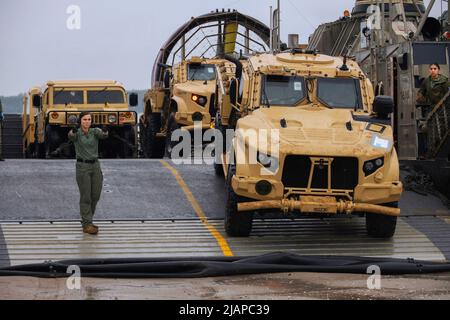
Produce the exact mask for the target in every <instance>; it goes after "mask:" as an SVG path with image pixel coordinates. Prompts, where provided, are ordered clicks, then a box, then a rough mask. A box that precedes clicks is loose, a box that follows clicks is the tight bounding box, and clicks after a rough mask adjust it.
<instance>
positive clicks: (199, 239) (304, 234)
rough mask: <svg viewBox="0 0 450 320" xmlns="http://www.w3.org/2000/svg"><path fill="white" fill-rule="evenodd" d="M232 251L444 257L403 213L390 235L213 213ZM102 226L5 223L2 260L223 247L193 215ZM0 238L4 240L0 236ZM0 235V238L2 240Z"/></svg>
mask: <svg viewBox="0 0 450 320" xmlns="http://www.w3.org/2000/svg"><path fill="white" fill-rule="evenodd" d="M209 221H210V224H211V226H213V227H215V228H216V229H217V230H220V231H219V232H220V233H222V235H223V237H224V239H225V241H226V242H227V243H228V245H229V247H230V249H231V251H232V255H233V256H236V257H242V256H257V255H262V254H267V253H273V252H290V253H295V254H299V255H334V256H366V257H389V258H404V259H406V258H414V259H417V260H428V261H445V260H446V257H445V256H444V254H443V253H442V252H441V250H440V249H439V248H438V247H437V246H435V245H434V244H433V242H432V241H430V239H428V237H427V236H426V235H425V234H423V233H422V232H420V231H418V230H417V229H416V228H414V227H412V226H411V225H410V224H409V223H407V222H406V221H405V220H404V219H400V220H399V223H398V227H397V232H396V235H395V237H394V238H393V239H384V240H383V239H373V238H370V237H368V236H367V235H366V231H365V224H364V219H361V218H352V219H350V218H337V219H334V218H327V219H294V220H290V219H266V220H262V219H258V220H255V222H254V229H253V231H252V233H251V235H250V237H248V238H230V237H227V236H225V235H224V234H223V231H222V230H223V220H222V219H210V220H209ZM97 224H98V226H99V227H100V233H99V235H98V236H90V235H86V234H83V233H82V232H81V228H80V224H79V222H64V221H61V222H53V223H50V222H23V223H18V222H3V223H0V228H1V229H0V230H1V232H2V234H3V237H4V240H3V241H4V243H3V244H2V243H0V250H1V254H0V265H1V266H6V265H12V266H14V265H23V264H32V263H42V262H45V261H58V260H68V259H69V260H71V259H89V258H96V259H99V258H100V259H102V258H156V257H158V258H182V257H186V258H189V257H220V256H223V252H222V250H221V248H220V247H219V245H218V243H217V242H216V241H215V239H214V237H213V236H212V235H211V233H210V232H208V229H207V228H205V226H204V225H203V224H202V223H201V221H199V220H197V219H187V220H150V221H137V220H134V221H114V222H113V221H99V222H98V223H97ZM0 240H1V239H0ZM0 242H1V241H0Z"/></svg>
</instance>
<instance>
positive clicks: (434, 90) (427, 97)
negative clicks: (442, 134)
mask: <svg viewBox="0 0 450 320" xmlns="http://www.w3.org/2000/svg"><path fill="white" fill-rule="evenodd" d="M440 71H441V67H440V66H439V64H437V63H433V64H431V65H430V68H429V73H430V75H429V77H428V78H425V79H424V80H423V81H422V85H421V86H420V90H419V92H418V96H417V104H418V105H419V106H421V108H422V115H421V116H422V118H423V119H426V118H427V117H428V115H429V114H430V112H431V111H432V110H433V108H434V107H435V106H436V105H437V104H438V103H439V102H440V101H441V100H442V98H444V97H445V95H446V94H447V92H448V90H449V82H448V78H447V77H446V76H444V75H442V74H441V73H440ZM421 131H422V132H419V156H420V157H421V158H423V157H424V156H425V155H426V153H427V136H426V127H425V129H422V130H421Z"/></svg>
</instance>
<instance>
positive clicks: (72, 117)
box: [67, 114, 78, 124]
mask: <svg viewBox="0 0 450 320" xmlns="http://www.w3.org/2000/svg"><path fill="white" fill-rule="evenodd" d="M67 122H68V123H69V124H76V123H77V122H78V117H77V116H76V115H74V114H71V115H70V116H69V117H68V118H67Z"/></svg>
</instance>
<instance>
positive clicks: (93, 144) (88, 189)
mask: <svg viewBox="0 0 450 320" xmlns="http://www.w3.org/2000/svg"><path fill="white" fill-rule="evenodd" d="M106 138H108V133H107V132H103V131H102V130H101V129H98V128H95V129H92V128H91V129H89V133H88V134H84V133H83V132H82V130H81V129H78V131H77V133H76V134H73V133H72V131H70V132H69V140H70V141H72V142H73V143H74V146H75V152H76V155H77V165H76V179H77V184H78V189H79V190H80V215H81V224H82V226H83V228H85V227H88V226H90V225H92V221H93V218H94V214H95V208H96V206H97V202H98V201H99V200H100V195H101V193H102V187H103V173H102V170H101V168H100V163H99V162H98V141H99V140H103V139H106ZM79 160H82V161H86V160H88V161H92V160H95V162H94V163H85V162H80V161H79Z"/></svg>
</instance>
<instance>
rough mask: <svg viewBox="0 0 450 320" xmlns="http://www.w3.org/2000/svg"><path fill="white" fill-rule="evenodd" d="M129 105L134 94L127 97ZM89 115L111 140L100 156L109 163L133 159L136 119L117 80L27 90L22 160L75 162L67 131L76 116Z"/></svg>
mask: <svg viewBox="0 0 450 320" xmlns="http://www.w3.org/2000/svg"><path fill="white" fill-rule="evenodd" d="M129 98H130V105H131V106H136V105H137V102H138V101H137V95H136V94H130V97H129ZM83 111H89V112H91V113H92V119H93V125H94V126H107V127H108V129H109V132H110V137H109V138H108V139H107V140H104V141H102V142H101V143H100V149H99V153H100V154H101V155H102V156H103V157H108V158H115V157H121V158H128V157H132V156H133V155H134V153H135V151H136V148H135V145H136V138H135V137H136V134H135V129H136V121H137V114H136V112H135V111H131V110H130V109H129V106H128V94H127V92H126V91H125V89H124V87H123V86H122V85H121V84H120V83H118V82H117V81H49V82H47V84H46V85H44V86H43V87H34V88H31V89H30V90H29V92H28V94H27V95H26V96H25V97H24V101H23V113H22V121H23V151H24V155H25V157H36V158H52V157H66V158H67V157H73V156H74V148H73V146H72V145H71V144H70V143H68V138H67V134H68V132H69V130H70V129H71V128H72V127H74V126H76V125H77V124H78V120H79V119H78V117H79V114H80V113H81V112H83Z"/></svg>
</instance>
